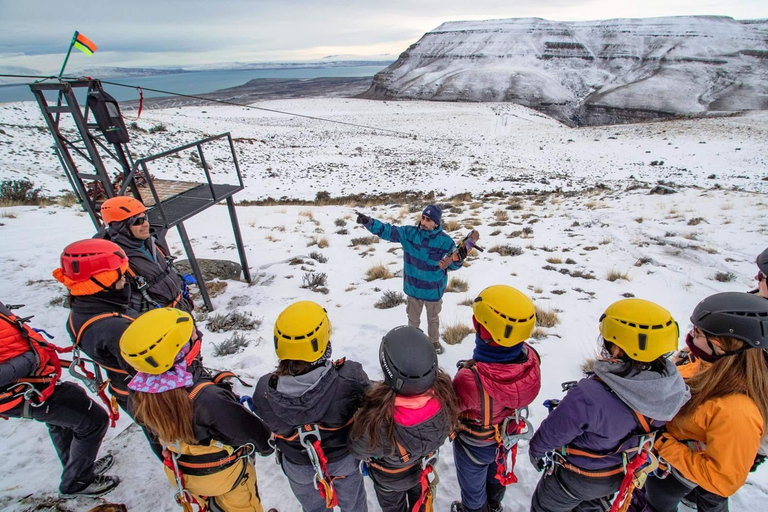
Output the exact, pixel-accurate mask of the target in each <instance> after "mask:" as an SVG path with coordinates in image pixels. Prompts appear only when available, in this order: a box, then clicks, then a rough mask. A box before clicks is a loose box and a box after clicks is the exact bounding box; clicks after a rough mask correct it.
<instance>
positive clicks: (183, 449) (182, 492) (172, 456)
mask: <svg viewBox="0 0 768 512" xmlns="http://www.w3.org/2000/svg"><path fill="white" fill-rule="evenodd" d="M231 377H237V376H236V375H235V374H234V373H232V372H220V373H218V374H216V375H215V376H214V377H213V380H212V381H204V382H198V383H197V384H195V385H194V386H192V388H191V389H190V390H189V399H190V400H191V401H192V402H194V401H195V399H196V398H197V397H199V396H200V393H201V392H202V391H203V390H204V389H205V388H207V387H208V386H215V385H218V384H221V383H222V382H223V381H224V379H227V378H231ZM255 453H256V447H255V446H254V445H253V444H252V443H246V444H244V445H242V446H240V447H238V448H233V447H231V446H229V445H226V444H224V443H221V442H218V441H211V443H210V444H209V445H208V446H200V445H187V444H186V443H184V444H182V443H181V442H180V441H179V440H176V441H175V442H174V443H172V444H170V445H169V446H167V447H165V449H164V450H163V465H165V467H167V468H168V469H169V470H170V471H171V473H172V474H173V478H174V481H175V483H176V496H175V498H176V503H178V504H179V505H180V506H181V507H182V509H183V510H184V512H205V511H207V510H212V509H209V507H208V505H207V497H205V496H201V498H203V502H202V503H201V502H200V500H198V499H197V497H196V496H195V495H193V494H192V493H191V492H189V490H188V489H187V488H186V485H185V481H184V477H185V475H186V476H207V475H212V474H215V473H218V472H220V471H223V470H225V469H227V468H230V467H232V466H233V465H234V464H236V463H237V462H239V461H241V460H243V461H244V463H243V469H242V471H241V472H240V475H239V476H238V477H237V479H236V480H235V482H234V484H233V485H232V488H233V489H234V488H235V487H236V486H237V485H238V484H239V483H240V481H241V480H242V479H243V478H244V477H245V475H246V473H247V469H248V465H249V464H252V463H253V462H254V460H253V459H254V454H255Z"/></svg>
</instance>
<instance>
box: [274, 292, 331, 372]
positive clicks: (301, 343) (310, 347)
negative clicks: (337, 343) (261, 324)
mask: <svg viewBox="0 0 768 512" xmlns="http://www.w3.org/2000/svg"><path fill="white" fill-rule="evenodd" d="M330 339H331V321H330V320H329V319H328V314H327V313H326V312H325V308H323V307H322V306H321V305H320V304H318V303H316V302H312V301H309V300H302V301H299V302H294V303H293V304H291V305H290V306H288V307H287V308H285V309H284V310H283V312H282V313H280V315H279V316H278V317H277V320H276V321H275V352H276V353H277V357H278V358H280V359H293V360H296V361H307V362H310V363H311V362H313V361H317V360H318V359H320V357H321V356H322V355H323V354H324V353H325V349H326V348H327V347H328V341H329V340H330Z"/></svg>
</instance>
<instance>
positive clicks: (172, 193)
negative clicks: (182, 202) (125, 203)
mask: <svg viewBox="0 0 768 512" xmlns="http://www.w3.org/2000/svg"><path fill="white" fill-rule="evenodd" d="M152 184H153V185H154V186H155V191H156V192H157V195H158V197H159V198H160V202H163V201H167V200H168V199H171V198H173V197H176V196H178V195H179V194H182V193H184V192H186V191H188V190H192V189H193V188H195V187H198V186H200V185H202V183H195V182H193V181H175V180H158V179H153V180H152ZM139 193H140V194H141V199H142V200H144V206H146V207H147V208H151V207H152V206H155V200H154V198H153V197H152V191H151V190H149V185H143V186H141V187H139ZM126 195H130V193H129V192H128V191H126Z"/></svg>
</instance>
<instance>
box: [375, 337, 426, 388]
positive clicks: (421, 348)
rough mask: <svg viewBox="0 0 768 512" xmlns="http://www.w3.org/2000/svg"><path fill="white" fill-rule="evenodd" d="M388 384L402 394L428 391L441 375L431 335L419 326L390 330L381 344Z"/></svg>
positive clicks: (381, 354) (383, 368)
mask: <svg viewBox="0 0 768 512" xmlns="http://www.w3.org/2000/svg"><path fill="white" fill-rule="evenodd" d="M379 363H381V371H382V372H384V383H385V384H387V385H388V386H389V387H391V388H392V389H394V390H395V392H396V393H398V394H400V395H418V394H420V393H424V392H425V391H426V390H428V389H429V388H430V387H432V384H433V383H434V382H435V378H436V376H437V353H436V352H435V347H434V346H433V345H432V342H431V341H429V337H427V335H426V334H424V333H423V332H422V331H421V330H420V329H416V328H415V327H408V326H405V325H403V326H400V327H395V328H394V329H392V330H391V331H389V332H388V333H387V334H386V335H385V336H384V338H382V340H381V345H380V346H379Z"/></svg>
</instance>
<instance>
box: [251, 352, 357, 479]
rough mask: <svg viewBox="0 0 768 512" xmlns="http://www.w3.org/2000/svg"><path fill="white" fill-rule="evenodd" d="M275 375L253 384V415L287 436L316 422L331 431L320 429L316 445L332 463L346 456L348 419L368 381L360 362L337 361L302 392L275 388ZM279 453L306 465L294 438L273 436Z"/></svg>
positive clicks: (302, 451)
mask: <svg viewBox="0 0 768 512" xmlns="http://www.w3.org/2000/svg"><path fill="white" fill-rule="evenodd" d="M277 381H278V377H277V376H276V375H274V374H271V373H270V374H267V375H264V376H263V377H261V378H260V379H259V382H258V384H256V391H254V393H253V406H254V409H255V412H256V415H257V416H259V417H260V418H261V419H262V420H264V423H266V424H267V426H269V428H270V430H272V432H274V433H275V434H277V435H279V436H283V437H290V436H292V435H293V434H295V433H296V429H297V428H298V427H299V426H302V425H307V424H314V423H316V424H319V425H320V426H321V427H324V428H328V429H335V430H322V429H321V430H320V434H321V438H322V439H321V441H320V446H321V447H322V449H323V452H325V455H326V456H327V457H328V460H329V461H331V462H333V461H336V460H339V459H342V458H343V457H345V456H347V454H348V453H349V451H348V450H347V439H348V437H349V432H350V430H351V429H352V425H351V421H350V420H351V419H352V417H353V416H354V414H355V412H356V411H357V409H358V407H359V406H360V403H361V402H362V399H363V395H364V394H365V392H366V390H367V389H368V386H369V385H370V381H369V380H368V375H366V373H365V371H364V370H363V367H362V366H361V365H360V363H356V362H354V361H343V362H342V361H339V362H336V363H335V364H334V367H333V368H332V369H331V370H330V371H328V372H326V373H325V374H324V375H323V376H322V378H320V380H319V381H318V382H317V383H316V384H315V385H314V386H313V387H312V388H311V389H309V390H308V391H307V392H306V393H304V394H302V395H300V396H288V395H285V394H283V393H281V392H279V391H278V390H277ZM277 448H278V450H280V451H281V453H282V456H283V457H285V458H287V459H288V460H289V461H291V462H293V463H294V464H307V465H308V464H310V462H309V457H308V456H307V453H306V450H305V449H304V448H303V447H302V446H301V443H300V442H299V439H298V437H297V438H296V439H295V440H292V441H286V440H283V439H280V438H279V437H278V438H277Z"/></svg>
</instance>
